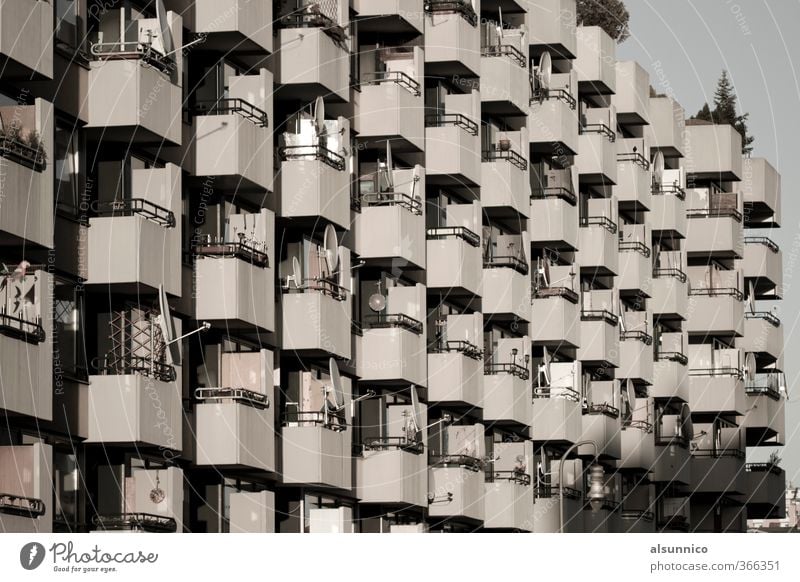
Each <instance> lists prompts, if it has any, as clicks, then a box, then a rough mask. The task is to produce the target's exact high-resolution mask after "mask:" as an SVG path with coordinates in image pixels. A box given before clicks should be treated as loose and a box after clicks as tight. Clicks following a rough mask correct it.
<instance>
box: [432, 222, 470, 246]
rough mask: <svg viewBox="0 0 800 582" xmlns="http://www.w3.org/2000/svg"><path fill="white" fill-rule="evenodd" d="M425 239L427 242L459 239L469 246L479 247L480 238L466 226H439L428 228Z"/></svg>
mask: <svg viewBox="0 0 800 582" xmlns="http://www.w3.org/2000/svg"><path fill="white" fill-rule="evenodd" d="M426 238H427V240H443V239H448V238H460V239H461V240H463V241H464V242H466V243H467V244H469V245H470V246H473V247H479V246H481V237H479V236H478V235H477V234H475V233H474V232H472V231H471V230H470V229H468V228H467V227H466V226H440V227H437V228H429V229H428V230H427V232H426Z"/></svg>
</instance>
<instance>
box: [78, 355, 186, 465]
mask: <svg viewBox="0 0 800 582" xmlns="http://www.w3.org/2000/svg"><path fill="white" fill-rule="evenodd" d="M143 365H149V364H143ZM162 369H163V371H164V372H165V373H164V374H156V375H153V376H145V375H144V374H143V373H142V372H139V371H137V372H134V373H129V374H106V375H97V376H90V377H89V387H88V389H87V391H88V411H89V413H88V423H89V427H88V438H87V439H86V442H87V443H103V444H106V445H113V444H117V445H122V444H128V445H130V444H135V445H136V446H139V447H153V448H161V449H162V450H163V449H168V450H174V451H180V450H181V449H182V448H183V447H182V442H183V438H182V434H183V428H182V424H181V419H182V417H183V406H182V403H181V392H180V387H179V385H178V382H177V381H176V380H169V376H170V375H169V374H166V371H167V370H174V369H173V368H172V367H171V366H169V367H167V366H165V365H161V366H160V367H159V368H157V371H159V370H162ZM172 374H173V377H174V371H173V372H172Z"/></svg>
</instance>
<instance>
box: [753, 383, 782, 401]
mask: <svg viewBox="0 0 800 582" xmlns="http://www.w3.org/2000/svg"><path fill="white" fill-rule="evenodd" d="M744 393H745V394H747V395H748V396H762V395H763V396H768V397H769V398H771V399H772V400H775V401H778V400H780V399H781V393H780V390H779V389H778V388H777V387H776V386H770V385H769V384H766V385H763V384H762V385H758V384H750V383H748V384H747V385H745V387H744Z"/></svg>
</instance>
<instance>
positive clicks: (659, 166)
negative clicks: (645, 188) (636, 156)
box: [653, 150, 664, 191]
mask: <svg viewBox="0 0 800 582" xmlns="http://www.w3.org/2000/svg"><path fill="white" fill-rule="evenodd" d="M663 183H664V154H663V153H662V152H661V151H660V150H659V151H657V152H656V157H655V159H654V160H653V184H655V186H656V188H657V189H658V190H659V191H661V189H662V184H663Z"/></svg>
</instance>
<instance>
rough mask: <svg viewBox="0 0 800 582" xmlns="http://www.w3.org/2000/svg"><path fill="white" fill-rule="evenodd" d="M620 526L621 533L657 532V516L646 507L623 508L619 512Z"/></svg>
mask: <svg viewBox="0 0 800 582" xmlns="http://www.w3.org/2000/svg"><path fill="white" fill-rule="evenodd" d="M619 526H620V529H619V531H620V532H621V533H633V534H651V533H656V522H655V516H654V515H653V512H652V511H648V510H646V509H626V508H623V509H621V510H620V513H619Z"/></svg>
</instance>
